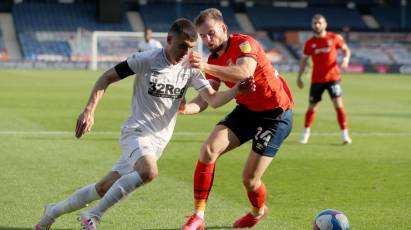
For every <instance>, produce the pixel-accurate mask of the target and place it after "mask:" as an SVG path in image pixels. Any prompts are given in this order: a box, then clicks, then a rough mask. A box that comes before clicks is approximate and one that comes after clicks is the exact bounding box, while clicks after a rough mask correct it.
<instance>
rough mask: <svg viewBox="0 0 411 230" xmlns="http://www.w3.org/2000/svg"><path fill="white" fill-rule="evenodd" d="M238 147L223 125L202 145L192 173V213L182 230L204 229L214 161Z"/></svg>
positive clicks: (237, 143) (236, 139) (235, 140)
mask: <svg viewBox="0 0 411 230" xmlns="http://www.w3.org/2000/svg"><path fill="white" fill-rule="evenodd" d="M238 145H240V141H239V140H238V138H237V137H236V136H235V134H234V133H233V132H232V131H231V130H230V129H229V128H227V127H226V126H224V125H217V126H216V127H215V128H214V130H213V131H212V132H211V134H210V136H209V137H208V139H207V142H206V143H204V144H203V145H202V147H201V150H200V157H199V160H198V162H197V165H196V169H195V171H194V213H193V215H192V216H191V217H190V218H189V219H188V220H187V222H186V223H185V224H184V226H183V227H182V229H183V230H197V229H204V225H205V224H204V212H205V208H206V204H207V200H208V196H209V194H210V191H211V188H212V186H213V180H214V169H215V161H216V160H217V158H218V157H219V156H221V155H222V154H223V153H225V152H227V151H229V150H231V149H233V148H235V147H237V146H238Z"/></svg>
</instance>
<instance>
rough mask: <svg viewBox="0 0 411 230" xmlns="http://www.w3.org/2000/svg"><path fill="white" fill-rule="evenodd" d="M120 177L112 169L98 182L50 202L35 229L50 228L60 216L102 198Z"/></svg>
mask: <svg viewBox="0 0 411 230" xmlns="http://www.w3.org/2000/svg"><path fill="white" fill-rule="evenodd" d="M118 178H120V174H118V173H117V172H113V171H111V172H109V173H108V174H107V175H106V176H104V177H103V178H102V179H101V180H100V181H99V182H97V183H96V184H89V185H87V186H85V187H83V188H81V189H79V190H77V191H76V192H74V193H73V194H72V195H70V196H69V197H67V198H66V199H65V200H62V201H60V202H58V203H55V204H48V205H47V206H46V207H45V210H44V213H43V216H42V218H41V219H40V221H39V223H38V224H37V225H36V227H35V229H36V230H42V229H48V228H50V226H51V225H52V224H53V222H54V221H55V219H57V218H58V217H59V216H61V215H63V214H67V213H70V212H73V211H76V210H79V209H82V208H84V207H85V206H86V205H87V204H89V203H91V202H93V201H95V200H98V199H100V198H101V197H102V196H103V195H104V194H105V192H106V191H107V190H108V189H109V188H110V187H111V185H112V184H113V183H114V182H115V181H116V180H117V179H118Z"/></svg>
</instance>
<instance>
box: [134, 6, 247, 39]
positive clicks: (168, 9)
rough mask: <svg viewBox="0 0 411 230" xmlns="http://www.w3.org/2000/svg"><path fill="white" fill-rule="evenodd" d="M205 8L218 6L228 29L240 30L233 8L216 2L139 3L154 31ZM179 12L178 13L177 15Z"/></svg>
mask: <svg viewBox="0 0 411 230" xmlns="http://www.w3.org/2000/svg"><path fill="white" fill-rule="evenodd" d="M207 8H218V9H219V10H221V12H222V13H223V16H224V20H225V22H226V23H227V25H228V27H229V30H230V31H241V28H240V26H239V24H238V22H237V20H236V18H235V15H234V10H233V9H232V8H231V7H230V6H227V7H222V6H221V5H220V4H217V3H192V4H181V5H180V8H179V5H178V4H176V3H175V2H148V3H147V4H143V5H140V13H141V15H142V17H143V20H144V23H145V24H146V25H147V26H150V27H151V28H152V29H153V30H154V31H156V32H167V31H168V29H169V27H170V25H171V23H172V22H173V21H174V20H175V19H177V18H178V17H185V18H188V19H190V20H194V18H195V17H196V16H197V15H198V13H199V12H200V11H201V10H204V9H207ZM178 12H180V15H178Z"/></svg>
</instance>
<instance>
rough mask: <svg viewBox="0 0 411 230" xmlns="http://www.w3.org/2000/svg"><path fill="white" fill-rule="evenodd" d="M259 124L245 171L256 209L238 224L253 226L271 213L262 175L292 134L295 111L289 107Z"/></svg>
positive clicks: (249, 192) (248, 194) (245, 181)
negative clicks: (293, 112) (267, 205)
mask: <svg viewBox="0 0 411 230" xmlns="http://www.w3.org/2000/svg"><path fill="white" fill-rule="evenodd" d="M262 119H263V122H262V123H261V125H259V126H257V127H256V128H257V132H256V134H255V136H254V140H253V149H252V151H251V152H250V155H249V157H248V160H247V162H246V165H245V168H244V171H243V184H244V186H245V189H246V191H247V197H248V199H249V201H250V203H251V206H252V209H251V211H250V212H248V213H247V214H246V215H244V216H243V217H241V218H239V219H238V220H237V221H235V222H234V224H233V227H235V228H246V227H253V226H254V225H256V224H257V223H258V222H259V221H260V220H261V219H262V218H263V217H264V216H265V215H266V213H267V211H268V208H267V207H266V205H265V202H266V188H265V185H264V183H263V182H262V181H261V177H262V176H263V175H264V172H265V171H266V169H267V168H268V166H269V165H270V163H271V161H272V160H273V157H274V156H275V155H276V154H277V152H278V150H279V148H280V146H281V144H282V143H283V141H284V140H285V139H286V138H287V137H288V135H289V134H290V132H291V128H292V111H291V110H289V111H286V112H283V113H281V114H280V115H279V116H277V117H276V118H273V119H267V120H265V117H263V118H262Z"/></svg>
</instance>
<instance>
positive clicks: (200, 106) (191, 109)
mask: <svg viewBox="0 0 411 230" xmlns="http://www.w3.org/2000/svg"><path fill="white" fill-rule="evenodd" d="M210 85H211V87H213V89H214V90H215V91H218V89H219V88H220V82H216V81H210ZM207 108H208V103H207V101H205V100H204V99H203V98H202V97H201V95H200V94H198V95H197V96H196V97H195V98H194V99H193V100H191V101H190V102H189V103H187V102H186V100H185V98H184V99H183V101H182V102H181V103H180V107H179V110H178V113H179V114H183V115H192V114H196V113H201V112H203V111H204V110H206V109H207Z"/></svg>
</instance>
